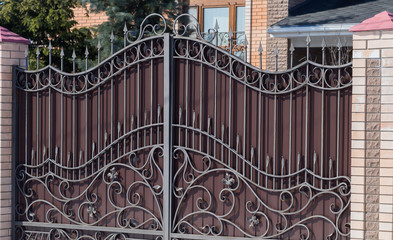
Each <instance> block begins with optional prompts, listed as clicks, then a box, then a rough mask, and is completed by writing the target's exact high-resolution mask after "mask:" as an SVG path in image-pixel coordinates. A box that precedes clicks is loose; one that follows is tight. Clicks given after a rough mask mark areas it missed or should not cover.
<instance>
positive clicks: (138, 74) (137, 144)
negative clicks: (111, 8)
mask: <svg viewBox="0 0 393 240" xmlns="http://www.w3.org/2000/svg"><path fill="white" fill-rule="evenodd" d="M138 52H140V45H138ZM139 65H140V64H138V65H137V77H136V81H137V83H136V85H137V86H136V89H137V93H136V106H137V110H136V127H137V128H139V127H140V122H139V120H140V117H139V115H140V106H139V103H140V101H139V95H140V94H139V91H140V79H139V78H140V72H139V71H140V69H139V68H140V66H139ZM136 147H137V148H139V131H138V132H137V133H136Z"/></svg>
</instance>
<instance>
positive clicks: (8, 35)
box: [0, 27, 30, 44]
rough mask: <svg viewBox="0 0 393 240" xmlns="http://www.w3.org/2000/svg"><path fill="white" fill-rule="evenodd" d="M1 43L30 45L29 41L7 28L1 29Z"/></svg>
mask: <svg viewBox="0 0 393 240" xmlns="http://www.w3.org/2000/svg"><path fill="white" fill-rule="evenodd" d="M0 42H9V43H24V44H30V41H29V40H27V39H26V38H23V37H21V36H19V35H18V34H16V33H13V32H11V31H10V30H8V29H7V28H5V27H0Z"/></svg>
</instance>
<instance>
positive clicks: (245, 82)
mask: <svg viewBox="0 0 393 240" xmlns="http://www.w3.org/2000/svg"><path fill="white" fill-rule="evenodd" d="M243 97H244V99H243V111H244V112H243V157H244V159H246V119H247V118H246V115H247V67H246V65H244V89H243ZM245 164H246V163H245V162H244V161H243V176H246V169H245V168H246V166H245Z"/></svg>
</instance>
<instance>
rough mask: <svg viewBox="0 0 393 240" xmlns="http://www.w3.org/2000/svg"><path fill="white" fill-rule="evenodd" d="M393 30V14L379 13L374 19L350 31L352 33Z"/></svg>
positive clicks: (365, 21)
mask: <svg viewBox="0 0 393 240" xmlns="http://www.w3.org/2000/svg"><path fill="white" fill-rule="evenodd" d="M389 29H392V30H393V14H392V13H390V12H387V11H384V12H381V13H378V14H377V15H375V16H374V17H372V18H369V19H367V20H364V21H363V22H362V23H359V24H358V25H355V26H353V27H351V28H350V29H349V31H351V32H362V31H375V30H389Z"/></svg>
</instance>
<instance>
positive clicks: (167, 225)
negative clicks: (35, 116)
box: [15, 33, 173, 239]
mask: <svg viewBox="0 0 393 240" xmlns="http://www.w3.org/2000/svg"><path fill="white" fill-rule="evenodd" d="M165 50H167V51H165ZM168 50H172V51H168ZM172 63H173V37H172V36H171V35H170V34H169V33H165V34H164V65H165V67H164V69H165V70H164V71H165V73H164V79H165V80H164V103H165V104H164V134H165V135H166V136H165V137H164V152H165V153H166V154H165V153H164V156H165V159H166V161H164V167H163V168H164V173H166V174H164V185H165V186H166V187H167V188H168V189H167V190H168V191H164V202H166V204H165V206H168V205H169V206H172V201H171V198H172V191H171V190H172V189H171V188H172V175H173V174H171V172H172V171H173V168H172V161H170V159H171V155H172V149H171V148H170V147H169V146H171V144H172V143H173V141H172V140H173V139H172V118H173V104H172V103H173V64H172ZM165 130H166V131H165ZM15 145H16V144H15ZM165 199H166V201H165ZM170 210H172V208H165V209H164V217H163V224H164V229H163V231H164V239H170V236H171V231H172V229H171V226H172V224H171V221H172V217H171V215H172V214H171V211H170ZM168 229H169V230H168ZM167 230H168V231H167Z"/></svg>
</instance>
